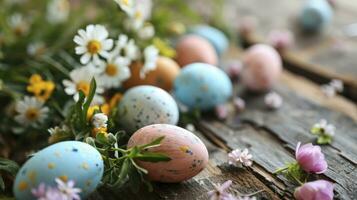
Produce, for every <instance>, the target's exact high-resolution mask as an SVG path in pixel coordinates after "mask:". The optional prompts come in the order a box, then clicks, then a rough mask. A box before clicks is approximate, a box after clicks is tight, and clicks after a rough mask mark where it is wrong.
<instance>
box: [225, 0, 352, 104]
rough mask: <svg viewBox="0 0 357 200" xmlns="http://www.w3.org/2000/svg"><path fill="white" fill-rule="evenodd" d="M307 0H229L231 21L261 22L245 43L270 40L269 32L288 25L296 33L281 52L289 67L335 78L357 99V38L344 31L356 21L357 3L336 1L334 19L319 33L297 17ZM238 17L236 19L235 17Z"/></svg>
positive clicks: (316, 78) (322, 77)
mask: <svg viewBox="0 0 357 200" xmlns="http://www.w3.org/2000/svg"><path fill="white" fill-rule="evenodd" d="M303 3H304V1H300V0H293V1H279V0H272V1H259V0H251V1H249V0H237V1H227V2H226V4H227V7H228V5H229V7H230V9H229V10H228V11H230V12H229V14H227V17H228V19H230V20H229V21H238V23H239V20H240V19H242V17H244V16H253V17H254V18H256V19H257V22H258V25H257V27H256V30H255V32H254V33H253V34H250V35H242V37H243V40H244V41H245V42H246V44H248V45H251V44H254V43H260V42H268V41H267V38H268V34H269V32H270V31H271V30H274V29H288V30H291V31H293V33H294V34H295V36H296V43H295V46H294V47H293V48H292V49H289V50H288V51H285V52H284V53H282V57H283V59H284V61H285V62H286V64H287V65H286V67H287V69H289V70H291V71H293V72H294V73H300V74H303V75H304V76H306V77H309V78H310V79H311V80H313V81H315V82H317V83H319V84H322V83H326V82H328V81H330V80H331V79H333V78H337V79H340V80H342V81H343V82H344V84H345V85H346V87H345V90H344V93H343V94H344V95H345V96H348V97H349V98H351V99H354V100H357V70H356V68H355V62H356V58H355V55H356V54H357V40H356V39H355V37H349V36H347V35H346V34H345V31H344V30H345V29H346V27H347V25H349V24H352V23H356V22H357V21H356V19H357V13H356V12H355V11H356V10H357V3H356V2H354V3H352V2H351V1H349V0H341V1H338V2H337V5H338V7H337V9H335V10H334V20H333V23H332V24H331V25H330V26H329V27H327V28H326V29H325V30H324V31H323V32H321V33H319V34H306V33H303V32H302V31H301V30H300V28H299V26H298V24H297V18H298V15H299V14H300V11H301V8H302V6H303ZM234 19H235V20H234Z"/></svg>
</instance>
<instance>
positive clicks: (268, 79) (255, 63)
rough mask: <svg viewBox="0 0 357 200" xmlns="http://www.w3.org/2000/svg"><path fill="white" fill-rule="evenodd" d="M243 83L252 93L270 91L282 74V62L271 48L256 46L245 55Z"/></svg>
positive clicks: (263, 45)
mask: <svg viewBox="0 0 357 200" xmlns="http://www.w3.org/2000/svg"><path fill="white" fill-rule="evenodd" d="M242 59H243V65H244V67H243V70H242V72H241V80H242V83H243V84H244V85H245V86H246V87H247V88H248V89H249V90H252V91H265V90H268V89H270V88H271V87H272V86H273V84H274V83H275V82H277V80H278V79H279V77H280V74H281V73H282V60H281V57H280V55H279V53H278V52H277V51H276V50H275V49H274V48H272V47H271V46H268V45H265V44H256V45H254V46H252V47H250V48H249V49H248V50H247V51H246V52H245V53H244V54H243V58H242Z"/></svg>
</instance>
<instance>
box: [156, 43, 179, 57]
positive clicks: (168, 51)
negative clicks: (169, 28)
mask: <svg viewBox="0 0 357 200" xmlns="http://www.w3.org/2000/svg"><path fill="white" fill-rule="evenodd" d="M153 43H154V46H155V47H156V48H157V49H158V50H159V52H160V55H163V56H165V57H169V58H173V57H175V56H176V51H175V49H173V48H172V47H170V45H168V44H167V43H166V42H165V41H163V40H161V39H160V38H154V41H153Z"/></svg>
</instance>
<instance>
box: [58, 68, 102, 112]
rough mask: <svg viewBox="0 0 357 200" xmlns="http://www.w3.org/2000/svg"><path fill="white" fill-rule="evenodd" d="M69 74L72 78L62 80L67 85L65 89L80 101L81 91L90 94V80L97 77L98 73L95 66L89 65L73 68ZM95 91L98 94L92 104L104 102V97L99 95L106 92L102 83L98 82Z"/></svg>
mask: <svg viewBox="0 0 357 200" xmlns="http://www.w3.org/2000/svg"><path fill="white" fill-rule="evenodd" d="M69 76H70V78H71V80H63V82H62V83H63V85H64V86H65V89H64V91H65V92H66V94H68V95H73V98H74V100H75V101H78V99H79V91H82V92H83V93H84V94H85V95H86V96H87V95H88V94H89V90H90V82H91V80H92V78H93V77H94V78H96V77H97V73H96V71H95V70H94V69H93V67H91V66H90V65H89V66H84V67H81V68H77V69H74V70H72V71H71V73H70V74H69ZM95 92H96V94H95V95H94V98H93V101H92V105H93V104H101V103H103V102H104V98H103V97H102V96H99V95H98V94H101V93H103V92H104V90H103V88H102V87H101V85H100V84H97V89H96V91H95Z"/></svg>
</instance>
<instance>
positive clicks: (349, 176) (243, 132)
mask: <svg viewBox="0 0 357 200" xmlns="http://www.w3.org/2000/svg"><path fill="white" fill-rule="evenodd" d="M240 55H241V50H238V49H236V48H233V49H231V50H230V51H229V54H228V55H227V56H226V57H227V58H239V56H240ZM273 90H274V91H276V92H278V93H279V94H281V95H282V97H283V99H284V104H283V106H282V107H281V108H280V109H279V110H277V111H272V110H268V109H266V108H265V106H264V103H263V96H264V95H263V94H260V95H257V94H250V93H247V92H245V91H244V90H243V88H242V87H241V86H240V85H239V84H237V85H235V95H239V96H241V97H243V98H244V99H245V100H246V103H247V109H246V110H245V111H244V112H242V113H236V112H233V111H231V112H230V115H229V117H228V119H227V120H225V121H218V120H217V119H216V118H215V117H214V116H213V115H212V114H210V113H207V114H205V115H204V117H203V119H202V120H200V122H198V123H197V124H196V128H197V132H195V133H196V134H197V135H198V136H199V137H200V138H201V139H202V140H203V141H204V143H205V144H206V145H207V148H208V149H209V153H210V162H209V165H208V167H207V168H206V169H205V170H204V171H203V172H201V173H200V174H199V175H197V176H196V177H194V178H192V179H191V180H189V181H186V182H183V183H178V184H163V183H156V184H155V185H154V188H155V189H154V192H153V193H149V192H146V191H145V190H142V191H140V192H139V193H136V194H133V193H131V192H130V191H129V190H124V191H111V190H108V189H104V188H102V189H100V190H99V191H98V192H97V193H96V194H94V195H93V196H92V199H109V200H110V199H170V200H171V199H180V200H181V199H187V200H189V199H190V200H191V199H207V194H206V193H207V192H208V191H209V190H212V189H213V188H214V185H215V184H220V183H223V182H224V181H226V180H232V181H233V186H232V188H231V190H230V191H231V192H233V193H235V194H237V195H241V194H249V193H252V192H255V191H259V190H263V192H261V193H259V194H258V195H257V197H259V199H292V195H293V191H294V185H292V184H291V183H290V182H289V181H288V180H286V179H285V178H284V177H283V176H281V175H279V176H275V175H273V172H274V171H275V170H276V169H277V168H279V167H282V166H284V165H285V164H286V163H287V162H291V161H293V160H294V148H295V146H296V144H297V143H298V142H299V141H301V142H303V143H308V142H314V141H315V138H314V136H312V135H311V134H310V133H309V129H310V127H311V126H312V125H313V124H314V123H315V122H317V121H318V120H320V119H321V118H326V119H327V120H328V121H329V122H331V123H333V124H334V125H335V126H336V127H337V133H336V136H335V138H334V141H333V143H332V144H331V145H325V146H322V151H323V153H324V154H325V155H326V159H327V162H328V164H329V167H328V171H327V172H326V173H324V174H322V175H319V176H316V178H317V177H318V178H322V179H326V180H330V181H332V182H334V183H335V197H336V199H351V200H352V199H357V193H356V192H355V191H356V190H357V170H356V166H357V165H356V164H357V146H356V145H355V144H356V142H357V123H356V122H357V107H356V105H355V104H354V103H352V102H351V101H350V100H348V99H346V98H345V97H342V96H336V97H332V98H329V99H327V98H325V97H324V95H323V94H322V93H321V91H320V89H319V86H318V85H317V84H315V83H313V82H312V81H310V80H307V79H305V78H304V77H300V76H297V75H295V74H292V73H290V72H288V71H284V73H283V75H282V77H281V80H280V83H279V84H277V85H276V87H274V89H273ZM231 106H232V105H231ZM235 148H249V150H250V151H251V153H252V154H253V156H254V164H253V166H252V167H249V168H245V169H240V168H235V167H232V166H229V165H228V164H227V152H228V151H230V150H232V149H235Z"/></svg>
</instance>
